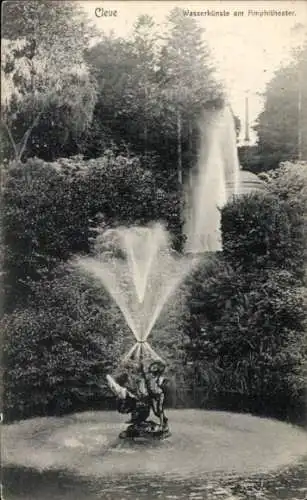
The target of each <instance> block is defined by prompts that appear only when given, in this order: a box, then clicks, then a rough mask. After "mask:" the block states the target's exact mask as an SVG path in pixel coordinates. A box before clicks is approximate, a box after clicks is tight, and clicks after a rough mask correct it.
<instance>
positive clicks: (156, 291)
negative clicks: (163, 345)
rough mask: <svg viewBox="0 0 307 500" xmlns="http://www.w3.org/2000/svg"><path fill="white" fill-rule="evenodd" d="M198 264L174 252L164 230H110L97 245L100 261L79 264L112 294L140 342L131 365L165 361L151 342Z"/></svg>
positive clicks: (133, 350) (157, 226)
mask: <svg viewBox="0 0 307 500" xmlns="http://www.w3.org/2000/svg"><path fill="white" fill-rule="evenodd" d="M194 262H195V261H194V259H191V258H190V257H185V256H178V255H177V254H176V252H174V251H172V250H171V247H170V242H169V235H168V233H167V231H165V229H164V228H163V227H162V225H160V224H153V225H152V226H150V227H129V228H126V227H119V228H116V229H110V230H107V231H105V232H104V233H102V234H101V235H100V237H98V239H97V245H96V255H95V257H81V258H78V259H77V260H76V262H75V263H76V265H78V266H79V267H81V268H83V269H84V270H85V271H87V272H89V273H90V274H92V275H93V276H95V277H96V278H97V279H99V280H100V281H101V283H102V284H103V285H104V287H105V288H106V289H107V290H108V292H109V293H110V295H111V297H112V298H113V299H114V301H115V302H116V304H117V305H118V307H119V309H120V310H121V312H122V314H123V316H124V318H125V320H126V322H127V324H128V326H129V328H130V330H131V331H132V333H133V335H134V337H135V340H136V343H135V344H134V346H132V348H131V349H130V351H129V352H128V353H127V354H126V356H125V359H129V358H130V357H134V358H137V359H138V358H140V357H144V356H147V357H152V358H154V359H159V358H160V357H159V356H158V355H157V354H156V353H155V352H154V350H153V349H152V348H151V346H150V345H149V343H148V342H147V339H148V337H149V335H150V333H151V331H152V329H153V327H154V325H155V323H156V320H157V318H158V317H159V315H160V313H161V311H162V309H163V307H164V305H165V304H166V302H167V300H168V298H169V297H170V295H171V294H172V293H173V292H174V291H175V290H176V288H177V287H178V285H179V284H180V283H181V282H182V280H183V279H184V278H185V277H186V276H187V275H188V274H189V273H190V272H191V270H192V267H193V265H194Z"/></svg>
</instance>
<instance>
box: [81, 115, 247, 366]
mask: <svg viewBox="0 0 307 500" xmlns="http://www.w3.org/2000/svg"><path fill="white" fill-rule="evenodd" d="M200 132H201V138H202V140H201V145H200V152H199V158H198V162H197V165H196V169H195V172H193V182H192V186H191V190H190V192H189V198H190V203H189V207H188V212H187V213H186V226H185V233H186V235H187V243H186V247H185V252H184V255H180V256H179V255H178V254H176V253H175V252H174V251H172V250H171V246H170V241H169V235H168V233H167V231H166V230H165V229H164V228H163V227H162V225H160V224H152V225H151V226H149V227H130V228H126V227H119V228H116V229H110V230H107V231H105V232H104V233H103V234H102V235H100V237H99V238H98V239H97V245H96V255H95V256H94V257H80V258H78V259H77V260H76V262H75V263H76V265H77V266H79V267H80V268H82V269H84V270H85V271H87V272H88V273H90V274H91V275H92V276H94V277H96V278H97V279H99V280H100V281H101V283H102V284H103V286H104V287H105V288H106V289H107V290H108V292H109V293H110V295H111V297H112V298H113V299H114V300H115V302H116V304H117V305H118V307H119V308H120V310H121V311H122V314H123V315H124V317H125V319H126V322H127V324H128V326H129V328H130V330H131V331H132V333H133V335H134V337H135V340H136V343H135V344H134V346H133V347H132V348H131V349H130V351H129V352H128V353H127V354H126V356H125V359H129V358H130V357H134V358H137V359H138V358H140V357H143V356H145V355H147V356H149V357H152V358H154V359H158V358H159V356H158V355H157V354H156V353H155V352H154V350H153V349H152V348H151V346H150V345H149V343H148V342H147V339H148V337H149V335H150V333H151V331H152V329H153V327H154V325H155V323H156V321H157V319H158V317H159V315H160V313H161V311H162V309H163V307H164V306H165V304H166V303H167V301H168V298H169V297H170V295H172V294H173V293H174V291H175V290H176V288H177V287H178V286H179V285H180V284H181V283H182V281H183V280H184V279H185V277H186V276H187V275H188V274H189V273H190V272H191V271H192V269H193V268H194V266H195V265H196V264H197V263H198V261H199V254H203V253H204V252H206V251H216V250H219V249H220V248H221V236H220V230H219V224H220V212H219V208H221V207H222V206H223V205H224V204H225V203H226V201H227V198H228V197H229V195H230V194H235V193H236V191H237V186H238V179H239V163H238V157H237V148H236V134H235V128H234V119H233V115H232V113H231V111H230V109H229V108H228V107H225V108H223V109H221V110H217V111H216V110H215V111H212V112H209V111H204V113H203V116H202V120H201V121H200ZM229 181H232V183H233V186H234V188H233V192H232V193H227V182H229Z"/></svg>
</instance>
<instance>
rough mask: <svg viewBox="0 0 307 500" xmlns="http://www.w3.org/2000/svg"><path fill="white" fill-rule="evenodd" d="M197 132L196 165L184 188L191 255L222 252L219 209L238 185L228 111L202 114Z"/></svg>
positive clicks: (238, 170) (234, 139) (231, 116)
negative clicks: (198, 148)
mask: <svg viewBox="0 0 307 500" xmlns="http://www.w3.org/2000/svg"><path fill="white" fill-rule="evenodd" d="M199 131H200V150H199V155H198V161H197V164H196V166H195V169H194V171H192V176H191V177H192V182H191V183H190V185H189V186H187V187H186V190H187V200H188V202H187V207H186V213H185V220H186V224H185V228H184V232H185V234H186V236H187V242H186V248H185V250H186V252H188V253H194V254H195V253H196V254H199V253H203V252H214V251H217V250H221V249H222V243H221V232H220V210H219V209H221V208H222V207H223V206H224V205H225V203H226V202H227V200H228V199H229V198H230V197H231V196H233V195H236V194H237V193H238V190H239V181H240V166H239V160H238V154H237V145H236V142H237V139H236V131H235V126H234V117H233V114H232V112H231V110H230V108H229V107H225V108H223V109H221V110H217V111H216V110H215V111H207V110H204V112H203V116H202V117H201V120H200V122H199ZM230 185H231V189H229V186H230Z"/></svg>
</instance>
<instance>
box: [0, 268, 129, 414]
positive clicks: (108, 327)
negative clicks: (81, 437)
mask: <svg viewBox="0 0 307 500" xmlns="http://www.w3.org/2000/svg"><path fill="white" fill-rule="evenodd" d="M1 330H2V331H3V332H4V362H5V372H4V388H5V389H4V407H5V411H6V413H5V415H6V418H7V419H12V418H21V417H29V416H33V415H38V414H40V415H44V414H59V413H62V412H67V411H69V410H72V409H77V408H80V409H82V408H87V407H88V406H91V405H94V406H95V404H96V405H97V404H98V405H99V404H101V405H102V404H103V402H104V400H105V398H106V396H107V393H108V391H107V389H106V383H105V375H106V373H110V372H112V370H114V368H115V367H116V364H117V361H118V356H119V354H120V353H121V352H122V349H123V345H122V344H124V342H123V334H124V332H125V325H124V322H123V320H122V318H121V314H120V313H119V311H118V310H117V308H116V307H115V306H114V304H113V303H112V301H110V299H109V297H108V296H106V294H105V292H104V291H103V290H102V289H101V287H100V286H98V285H97V284H96V283H95V282H93V281H92V280H89V279H88V278H87V277H86V276H84V277H83V276H81V275H80V274H79V273H77V272H76V271H75V270H73V269H69V268H63V267H62V268H59V269H58V270H57V272H56V275H55V277H54V278H53V280H51V281H50V280H46V279H45V280H42V281H41V282H39V283H36V284H32V300H31V302H30V303H29V304H28V306H27V307H26V308H23V309H15V311H14V312H13V313H12V314H10V315H5V316H4V317H3V318H2V320H1ZM115 330H116V335H114V331H115ZM126 333H127V332H126Z"/></svg>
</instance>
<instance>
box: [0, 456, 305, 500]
mask: <svg viewBox="0 0 307 500" xmlns="http://www.w3.org/2000/svg"><path fill="white" fill-rule="evenodd" d="M306 470H307V457H306V459H304V460H301V461H300V462H299V463H297V464H295V465H292V466H291V467H288V468H285V469H283V470H280V471H277V472H275V473H270V474H259V475H252V476H249V477H240V476H233V477H227V478H225V477H221V476H216V477H215V476H214V475H213V476H211V477H209V476H208V477H207V478H202V479H199V480H197V479H193V480H189V479H184V480H182V481H178V480H176V481H172V480H167V479H165V478H161V477H160V476H152V477H146V478H144V477H142V476H138V475H136V474H135V475H129V476H124V475H122V476H116V475H113V476H112V477H109V478H108V477H105V478H103V479H102V478H101V479H98V478H94V479H88V478H86V479H85V478H84V479H82V478H80V477H76V476H74V475H72V474H67V473H65V472H62V471H44V472H42V473H39V472H37V471H35V470H31V469H27V468H24V467H23V468H21V467H6V468H5V469H4V470H3V474H2V475H3V478H2V479H3V484H4V492H3V493H4V498H5V499H6V500H17V499H18V500H98V499H99V500H154V499H161V500H166V499H173V500H187V499H188V500H305V499H306V498H307V474H306Z"/></svg>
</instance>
